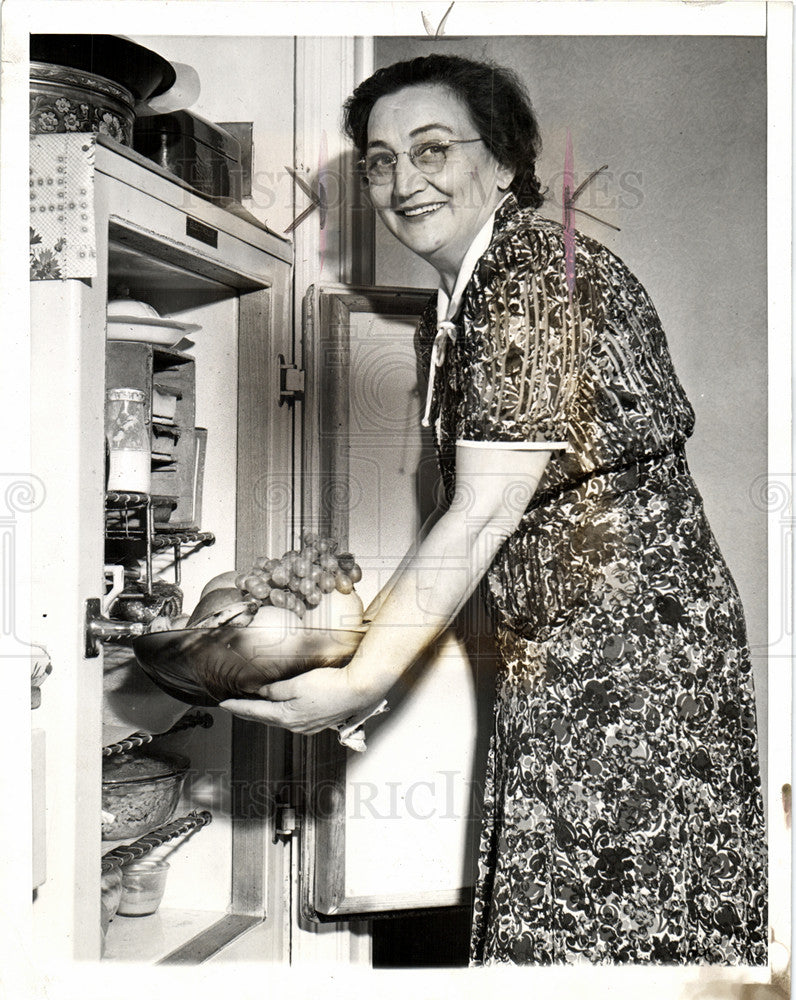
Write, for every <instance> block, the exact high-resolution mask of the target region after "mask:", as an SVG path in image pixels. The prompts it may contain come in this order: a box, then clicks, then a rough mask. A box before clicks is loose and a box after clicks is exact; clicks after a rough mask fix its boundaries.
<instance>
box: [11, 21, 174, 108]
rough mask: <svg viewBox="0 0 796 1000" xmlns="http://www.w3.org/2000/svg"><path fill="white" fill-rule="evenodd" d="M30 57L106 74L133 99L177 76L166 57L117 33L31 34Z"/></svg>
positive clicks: (151, 92) (144, 96)
mask: <svg viewBox="0 0 796 1000" xmlns="http://www.w3.org/2000/svg"><path fill="white" fill-rule="evenodd" d="M30 58H31V60H33V61H34V62H41V63H55V64H56V65H58V66H68V67H69V68H70V69H75V70H82V71H83V72H86V73H93V74H96V75H97V76H102V77H106V78H107V79H109V80H113V81H114V82H115V83H117V84H119V85H120V86H122V87H124V89H125V90H128V91H129V92H130V93H131V94H132V95H133V97H134V98H135V100H136V101H146V100H147V99H148V98H150V97H155V96H156V95H157V94H162V93H163V92H164V91H166V90H168V89H169V87H171V86H172V85H173V84H174V81H175V79H176V73H175V71H174V67H173V66H172V65H171V63H170V62H168V60H166V59H164V58H163V57H162V56H159V55H158V54H157V52H153V51H152V50H151V49H147V48H144V46H143V45H138V44H137V43H136V42H131V41H129V40H128V39H127V38H120V37H119V36H118V35H39V34H35V35H31V36H30Z"/></svg>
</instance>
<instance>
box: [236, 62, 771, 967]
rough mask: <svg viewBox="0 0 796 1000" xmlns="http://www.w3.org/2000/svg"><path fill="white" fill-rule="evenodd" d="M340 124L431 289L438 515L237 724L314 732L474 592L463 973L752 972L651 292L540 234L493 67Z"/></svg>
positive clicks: (758, 836) (734, 815) (528, 164)
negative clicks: (343, 647) (349, 617)
mask: <svg viewBox="0 0 796 1000" xmlns="http://www.w3.org/2000/svg"><path fill="white" fill-rule="evenodd" d="M346 127H347V131H348V134H349V136H350V137H351V138H352V139H353V141H354V143H355V145H356V147H357V149H358V151H359V154H360V155H361V157H362V159H363V172H364V178H365V182H366V183H367V185H368V189H369V193H370V198H371V201H372V204H373V206H374V208H375V210H376V212H377V213H378V215H379V216H380V218H381V219H382V221H383V222H384V223H385V225H386V227H387V228H388V230H389V231H390V232H391V233H392V234H393V235H394V236H395V237H396V238H397V239H398V240H399V241H400V242H401V243H403V244H404V245H405V246H406V247H408V248H409V249H410V250H412V251H413V252H414V253H415V254H417V255H418V256H419V257H421V258H422V259H423V260H425V261H427V262H429V263H430V264H432V265H433V267H434V268H435V269H436V271H437V272H438V274H439V278H440V288H439V291H438V293H437V295H436V296H435V297H434V298H433V299H432V301H431V302H430V303H429V305H428V307H427V309H426V311H425V313H424V315H423V317H422V318H421V322H420V325H419V328H418V332H417V335H416V347H417V353H418V359H419V362H420V368H421V370H422V372H423V374H424V375H425V376H426V377H427V379H428V384H429V392H428V397H427V405H426V418H427V420H428V422H429V423H430V424H431V425H432V426H433V428H434V435H435V439H436V447H437V453H438V458H439V465H440V471H441V477H442V482H443V485H444V491H445V498H446V505H445V507H444V509H443V510H442V511H440V513H439V516H438V519H437V520H436V521H435V523H434V524H433V526H432V527H431V528H430V530H428V532H427V533H425V534H423V535H422V536H421V538H419V539H418V542H417V544H416V546H415V547H414V548H413V549H412V550H411V551H410V552H409V553H407V555H406V557H405V559H404V561H403V563H402V564H401V566H400V567H399V568H398V569H397V570H396V572H395V574H394V576H393V578H392V579H391V580H390V582H389V583H388V584H387V586H386V587H385V588H384V589H383V591H382V592H381V594H380V595H379V596H378V597H377V598H376V599H375V600H374V601H373V603H372V604H371V606H370V608H369V609H368V610H367V612H366V615H367V617H368V618H370V619H371V620H372V625H371V627H370V629H369V631H368V633H367V634H366V636H365V637H364V639H363V641H362V643H361V645H360V646H359V649H358V651H357V653H356V654H355V655H354V657H353V659H352V660H351V662H350V663H349V664H348V666H347V667H345V668H344V669H343V670H340V671H325V672H324V671H313V672H311V673H309V674H306V675H304V676H303V677H301V678H297V679H295V680H293V681H287V682H285V683H281V684H272V685H269V686H268V687H267V688H265V689H263V690H262V691H261V692H260V693H261V694H262V695H263V697H264V698H265V699H266V700H265V701H263V702H259V703H252V704H251V705H250V706H249V708H248V712H249V715H250V716H251V717H257V718H260V719H261V720H262V721H264V722H269V723H274V724H278V725H284V726H287V727H288V728H291V729H294V730H296V731H298V732H314V731H317V730H318V729H319V728H322V727H323V726H327V725H331V724H334V723H335V722H339V721H341V720H342V719H344V718H345V717H346V715H351V714H353V713H354V712H357V711H360V710H362V709H363V708H365V707H366V706H368V705H370V704H373V703H375V702H376V701H377V700H379V699H380V698H381V697H382V696H383V695H384V694H385V693H386V692H387V691H388V690H389V688H390V686H391V685H392V684H393V683H394V682H395V681H396V680H397V679H398V678H399V677H400V676H401V675H402V674H404V672H405V671H407V670H408V669H409V668H410V667H411V665H412V664H413V663H414V662H415V661H416V660H417V658H418V657H419V656H420V655H421V654H422V653H423V652H424V651H425V650H426V649H427V648H428V647H429V645H431V644H432V643H433V642H434V641H435V640H436V638H437V637H438V636H439V635H440V634H441V632H442V631H443V629H445V628H446V627H447V626H448V625H449V624H450V622H451V621H452V620H453V618H454V616H455V615H456V613H457V612H458V610H459V609H460V608H461V607H462V605H463V603H464V601H465V600H466V599H467V598H468V597H469V595H470V594H471V593H472V591H473V590H474V588H475V587H476V586H477V585H479V583H480V582H481V581H482V580H484V582H485V584H486V587H485V589H486V590H487V596H488V599H489V602H490V605H491V608H492V611H493V614H494V620H495V628H496V638H497V641H498V645H499V651H500V659H501V664H500V672H499V675H498V678H497V692H496V702H495V725H494V731H493V735H492V742H491V749H490V758H489V770H488V777H487V787H486V792H485V798H484V812H485V819H484V823H483V828H482V838H481V852H480V865H479V880H478V884H477V887H476V899H475V908H474V915H473V927H472V951H471V957H472V961H473V962H474V963H476V964H478V963H485V962H516V963H534V964H559V963H578V962H583V961H589V962H593V963H642V962H647V963H664V962H665V963H682V964H685V963H700V964H709V963H716V964H725V965H733V964H752V965H759V964H765V961H766V940H767V932H766V859H765V850H764V836H763V811H762V803H761V796H760V778H759V768H758V755H757V734H756V722H755V703H754V692H753V688H752V678H751V662H750V655H749V649H748V645H747V639H746V629H745V622H744V614H743V609H742V607H741V603H740V599H739V596H738V593H737V590H736V587H735V583H734V581H733V578H732V576H731V574H730V572H729V570H728V568H727V566H726V563H725V562H724V559H723V557H722V555H721V552H720V551H719V548H718V546H717V543H716V540H715V538H714V536H713V534H712V532H711V529H710V527H709V525H708V522H707V520H706V517H705V513H704V509H703V506H702V499H701V497H700V494H699V492H698V490H697V487H696V485H695V484H694V481H693V479H692V477H691V474H690V471H689V468H688V463H687V461H686V456H685V442H686V441H687V439H688V438H689V437H690V436H691V434H692V432H693V426H694V414H693V410H692V407H691V405H690V403H689V401H688V399H687V397H686V395H685V392H684V390H683V388H682V386H681V384H680V382H679V380H678V378H677V376H676V374H675V371H674V368H673V365H672V361H671V358H670V355H669V351H668V346H667V342H666V337H665V334H664V332H663V329H662V327H661V323H660V320H659V318H658V315H657V313H656V311H655V308H654V306H653V305H652V302H651V301H650V299H649V296H648V295H647V293H646V292H645V290H644V288H643V287H642V286H641V284H640V283H639V281H638V280H637V279H636V277H635V276H634V275H633V274H632V273H631V272H630V271H629V270H628V268H627V267H626V266H625V265H624V264H623V263H622V262H621V261H620V260H619V259H618V258H617V257H616V256H614V255H613V254H612V253H611V252H610V251H609V250H608V249H606V248H605V247H603V246H601V245H600V244H598V243H597V242H596V241H594V240H591V239H589V238H587V237H584V236H582V235H581V234H579V233H575V232H574V231H573V230H566V231H565V230H564V229H563V228H562V227H561V226H560V225H558V224H557V223H554V222H551V221H549V220H547V219H544V218H542V217H541V216H540V215H538V214H537V213H536V211H535V209H536V208H538V207H539V205H540V203H541V196H540V193H539V184H538V181H537V179H536V173H535V163H536V153H537V150H538V146H539V140H538V133H537V129H536V123H535V119H534V116H533V112H532V110H531V107H530V104H529V102H528V99H527V97H526V95H525V94H524V91H523V89H522V87H521V86H520V85H519V83H518V82H517V80H516V79H515V78H514V77H513V75H512V74H511V73H509V72H506V71H505V70H502V69H500V68H498V67H493V66H489V65H486V64H484V63H478V62H473V61H470V60H466V59H463V58H460V57H456V56H428V57H425V58H420V59H415V60H412V61H411V62H406V63H397V64H394V65H392V66H388V67H386V68H385V69H382V70H380V71H379V72H377V73H376V74H374V76H373V77H371V78H370V79H369V80H366V81H365V82H364V83H363V84H362V85H361V86H360V87H359V88H357V90H356V92H355V93H354V95H353V96H352V97H351V98H350V99H349V101H348V103H347V106H346Z"/></svg>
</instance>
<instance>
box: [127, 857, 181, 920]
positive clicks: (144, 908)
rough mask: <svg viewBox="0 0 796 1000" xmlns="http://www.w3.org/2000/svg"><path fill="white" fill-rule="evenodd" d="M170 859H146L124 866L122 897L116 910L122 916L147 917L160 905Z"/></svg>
mask: <svg viewBox="0 0 796 1000" xmlns="http://www.w3.org/2000/svg"><path fill="white" fill-rule="evenodd" d="M168 873H169V863H168V861H162V860H160V859H154V858H153V859H152V860H149V859H145V860H143V861H135V862H133V863H132V864H129V865H125V867H124V868H122V898H121V900H120V901H119V908H118V910H117V911H116V912H117V913H118V914H119V915H120V916H122V917H146V916H149V914H151V913H154V912H155V911H156V910H157V908H158V907H159V906H160V901H161V899H163V893H164V892H165V889H166V876H167V875H168Z"/></svg>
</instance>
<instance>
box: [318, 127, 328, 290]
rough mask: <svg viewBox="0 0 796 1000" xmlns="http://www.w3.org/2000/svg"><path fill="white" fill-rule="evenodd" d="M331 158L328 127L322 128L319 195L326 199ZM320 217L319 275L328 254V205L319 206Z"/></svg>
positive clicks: (319, 158)
mask: <svg viewBox="0 0 796 1000" xmlns="http://www.w3.org/2000/svg"><path fill="white" fill-rule="evenodd" d="M328 159H329V154H328V148H327V145H326V129H321V148H320V152H319V153H318V197H319V198H321V199H322V200H323V202H325V201H326V163H327V160H328ZM319 208H320V212H319V219H320V234H319V240H318V242H319V247H320V249H319V255H320V262H319V268H318V277H319V278H320V276H321V275H322V274H323V258H324V256H325V255H326V206H325V205H322V206H319Z"/></svg>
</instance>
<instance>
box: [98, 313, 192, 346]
mask: <svg viewBox="0 0 796 1000" xmlns="http://www.w3.org/2000/svg"><path fill="white" fill-rule="evenodd" d="M201 329H202V328H201V326H200V325H199V324H198V323H179V322H177V320H173V319H154V318H152V319H149V318H148V319H142V318H141V317H140V316H108V340H138V341H143V342H144V343H146V344H158V345H160V346H161V347H173V346H174V345H175V344H176V343H178V342H179V341H181V340H182V339H183V337H186V336H187V335H188V334H189V333H194V332H195V331H196V330H201Z"/></svg>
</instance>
